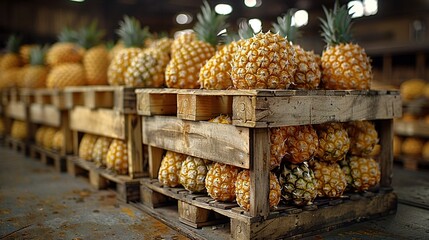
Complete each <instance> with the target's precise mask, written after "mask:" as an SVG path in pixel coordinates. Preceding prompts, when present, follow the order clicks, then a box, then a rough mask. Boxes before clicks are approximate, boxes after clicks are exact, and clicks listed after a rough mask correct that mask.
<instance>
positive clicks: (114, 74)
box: [107, 48, 143, 86]
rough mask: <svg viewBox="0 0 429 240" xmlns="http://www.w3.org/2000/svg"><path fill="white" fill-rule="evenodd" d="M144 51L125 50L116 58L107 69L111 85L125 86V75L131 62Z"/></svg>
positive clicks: (138, 49)
mask: <svg viewBox="0 0 429 240" xmlns="http://www.w3.org/2000/svg"><path fill="white" fill-rule="evenodd" d="M142 51H143V50H142V49H141V48H124V49H122V50H120V51H119V52H118V53H117V54H116V55H115V56H114V58H113V59H112V61H111V62H110V65H109V68H108V69H107V82H108V83H109V85H114V86H117V85H125V73H126V71H127V68H128V66H130V64H131V60H132V59H133V58H134V57H135V56H137V55H138V54H139V53H140V52H142Z"/></svg>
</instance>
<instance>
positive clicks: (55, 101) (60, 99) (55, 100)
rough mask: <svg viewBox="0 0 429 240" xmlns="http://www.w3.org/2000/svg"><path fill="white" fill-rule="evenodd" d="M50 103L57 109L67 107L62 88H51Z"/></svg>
mask: <svg viewBox="0 0 429 240" xmlns="http://www.w3.org/2000/svg"><path fill="white" fill-rule="evenodd" d="M51 98H52V105H54V106H55V107H57V108H58V109H67V107H66V99H65V94H64V91H63V90H59V89H53V91H52V92H51Z"/></svg>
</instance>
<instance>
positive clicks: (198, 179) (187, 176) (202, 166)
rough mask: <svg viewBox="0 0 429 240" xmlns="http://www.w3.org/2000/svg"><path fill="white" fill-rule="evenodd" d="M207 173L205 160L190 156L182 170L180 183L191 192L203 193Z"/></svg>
mask: <svg viewBox="0 0 429 240" xmlns="http://www.w3.org/2000/svg"><path fill="white" fill-rule="evenodd" d="M207 171H208V169H207V166H206V163H205V162H204V159H201V158H197V157H193V156H188V157H186V159H185V161H183V163H182V167H181V168H180V174H179V182H180V184H182V186H183V187H184V188H185V189H186V190H188V191H190V192H202V191H204V190H205V179H206V175H207Z"/></svg>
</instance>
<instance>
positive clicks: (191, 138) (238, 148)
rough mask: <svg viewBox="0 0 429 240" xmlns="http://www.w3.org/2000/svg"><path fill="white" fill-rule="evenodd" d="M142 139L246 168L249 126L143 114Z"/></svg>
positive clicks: (167, 147) (185, 152)
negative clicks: (242, 126)
mask: <svg viewBox="0 0 429 240" xmlns="http://www.w3.org/2000/svg"><path fill="white" fill-rule="evenodd" d="M142 122H143V125H142V126H143V127H142V132H143V143H144V144H148V145H151V146H154V147H158V148H163V149H167V150H172V151H176V152H180V153H184V154H188V155H192V156H195V157H200V158H203V159H209V160H213V161H217V162H221V163H225V164H230V165H234V166H238V167H241V168H246V169H248V168H249V167H250V147H249V139H250V137H249V129H248V128H241V127H236V126H232V125H227V124H217V123H210V122H193V121H186V120H181V119H177V118H176V117H167V116H154V117H146V116H143V117H142Z"/></svg>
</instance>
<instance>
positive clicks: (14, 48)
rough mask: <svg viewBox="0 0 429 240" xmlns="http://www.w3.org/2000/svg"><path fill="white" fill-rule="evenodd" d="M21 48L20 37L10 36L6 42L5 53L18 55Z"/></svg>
mask: <svg viewBox="0 0 429 240" xmlns="http://www.w3.org/2000/svg"><path fill="white" fill-rule="evenodd" d="M20 46H21V37H18V36H16V35H10V36H9V37H8V39H7V41H6V51H7V52H8V53H18V52H19V47H20Z"/></svg>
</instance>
